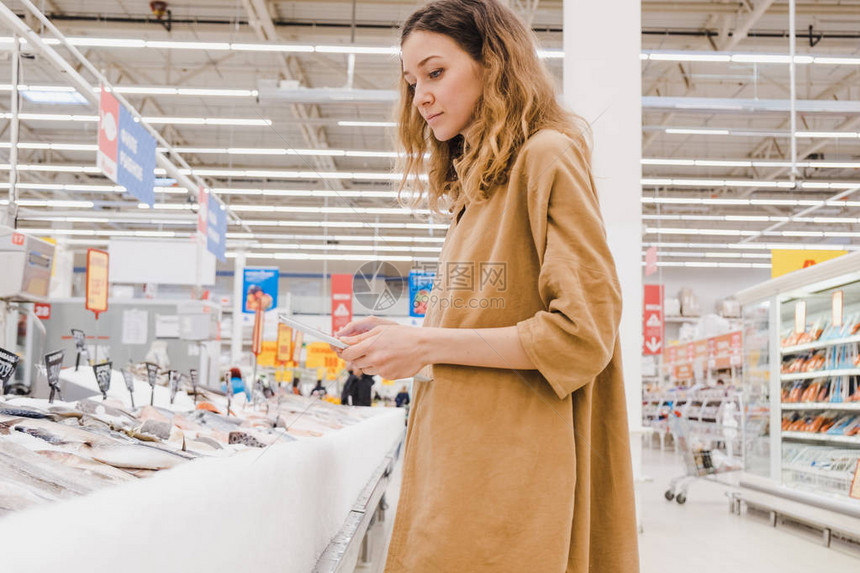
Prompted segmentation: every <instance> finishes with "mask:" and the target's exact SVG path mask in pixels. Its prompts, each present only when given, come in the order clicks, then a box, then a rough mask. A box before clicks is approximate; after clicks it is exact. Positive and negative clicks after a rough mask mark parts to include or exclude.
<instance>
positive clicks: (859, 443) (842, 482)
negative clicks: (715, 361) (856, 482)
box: [738, 252, 860, 510]
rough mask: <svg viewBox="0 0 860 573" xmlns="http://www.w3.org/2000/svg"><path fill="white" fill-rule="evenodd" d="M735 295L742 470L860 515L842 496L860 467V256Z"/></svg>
mask: <svg viewBox="0 0 860 573" xmlns="http://www.w3.org/2000/svg"><path fill="white" fill-rule="evenodd" d="M738 299H739V300H740V301H741V303H742V304H743V321H744V330H743V332H744V341H743V355H744V365H743V389H742V391H743V396H744V404H745V411H744V420H745V424H744V441H743V443H744V468H745V471H746V472H747V474H749V475H753V476H762V477H765V478H768V480H770V481H771V482H772V483H773V484H774V485H776V486H787V487H788V488H792V490H796V491H801V492H803V494H804V495H807V494H811V495H813V496H816V497H818V498H820V499H825V498H826V499H829V500H830V501H836V502H839V503H847V504H850V505H851V506H852V507H856V509H858V510H860V501H854V500H852V499H851V498H850V491H851V485H852V480H853V479H855V478H854V476H855V472H856V470H857V467H858V464H860V252H858V253H852V254H849V255H845V256H843V257H840V258H838V259H834V260H832V261H827V262H825V263H821V264H819V265H816V266H814V267H810V268H807V269H803V270H800V271H795V272H793V273H791V274H788V275H785V276H782V277H778V278H775V279H772V280H770V281H768V282H766V283H763V284H762V285H758V286H756V287H753V288H751V289H747V290H745V291H742V292H741V293H738ZM854 504H857V505H856V506H854Z"/></svg>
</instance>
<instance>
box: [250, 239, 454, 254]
mask: <svg viewBox="0 0 860 573" xmlns="http://www.w3.org/2000/svg"><path fill="white" fill-rule="evenodd" d="M382 242H383V243H384V241H382ZM251 248H255V249H269V250H282V251H296V250H301V249H305V250H308V251H334V252H364V251H368V250H369V251H373V252H385V253H395V252H407V253H438V252H439V251H440V250H441V246H436V247H410V246H408V245H385V244H381V245H379V244H377V245H328V244H313V243H257V244H255V245H252V247H251Z"/></svg>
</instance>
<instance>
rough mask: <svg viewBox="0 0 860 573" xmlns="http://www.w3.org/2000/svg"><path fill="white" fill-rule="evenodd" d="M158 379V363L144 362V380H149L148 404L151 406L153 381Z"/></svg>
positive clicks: (153, 401)
mask: <svg viewBox="0 0 860 573" xmlns="http://www.w3.org/2000/svg"><path fill="white" fill-rule="evenodd" d="M157 379H158V364H153V363H152V362H147V363H146V381H147V382H149V387H150V388H151V389H152V391H151V393H150V394H149V405H150V406H152V405H153V404H154V403H155V383H156V381H157Z"/></svg>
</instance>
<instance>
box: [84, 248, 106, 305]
mask: <svg viewBox="0 0 860 573" xmlns="http://www.w3.org/2000/svg"><path fill="white" fill-rule="evenodd" d="M108 258H109V257H108V254H107V252H105V251H101V250H99V249H87V298H86V307H87V310H91V311H92V312H94V313H95V314H96V320H98V318H99V313H102V312H105V311H106V310H107V308H108V272H109V270H108Z"/></svg>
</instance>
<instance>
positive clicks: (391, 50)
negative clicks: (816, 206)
mask: <svg viewBox="0 0 860 573" xmlns="http://www.w3.org/2000/svg"><path fill="white" fill-rule="evenodd" d="M67 40H68V42H69V43H70V44H71V45H73V46H77V47H86V48H138V49H139V48H151V49H162V50H206V51H222V52H223V51H234V52H274V53H306V54H308V53H318V54H355V55H378V56H399V55H400V48H399V47H398V46H391V45H389V46H355V45H346V44H344V45H337V44H334V45H332V44H328V45H326V44H317V45H312V44H278V43H265V44H260V43H240V42H197V41H179V40H145V39H143V38H95V37H70V38H67ZM43 41H44V42H45V43H46V44H47V45H51V46H55V45H59V44H60V41H59V40H57V39H55V38H44V39H43ZM12 42H13V38H12V37H10V36H5V37H0V46H3V45H5V46H10V45H11V44H12ZM20 42H21V44H22V45H26V44H27V41H26V40H25V39H21V40H20ZM7 49H8V48H7ZM538 56H539V57H541V58H546V59H561V58H564V51H563V50H559V49H542V50H538ZM640 59H641V60H643V61H646V60H651V61H671V62H711V63H721V62H722V63H754V64H788V63H790V62H791V57H790V56H789V55H786V54H757V53H735V52H697V51H669V50H642V52H641V54H640ZM794 62H795V63H796V64H821V65H860V58H858V57H856V56H837V55H830V56H808V55H796V56H795V57H794Z"/></svg>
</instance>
